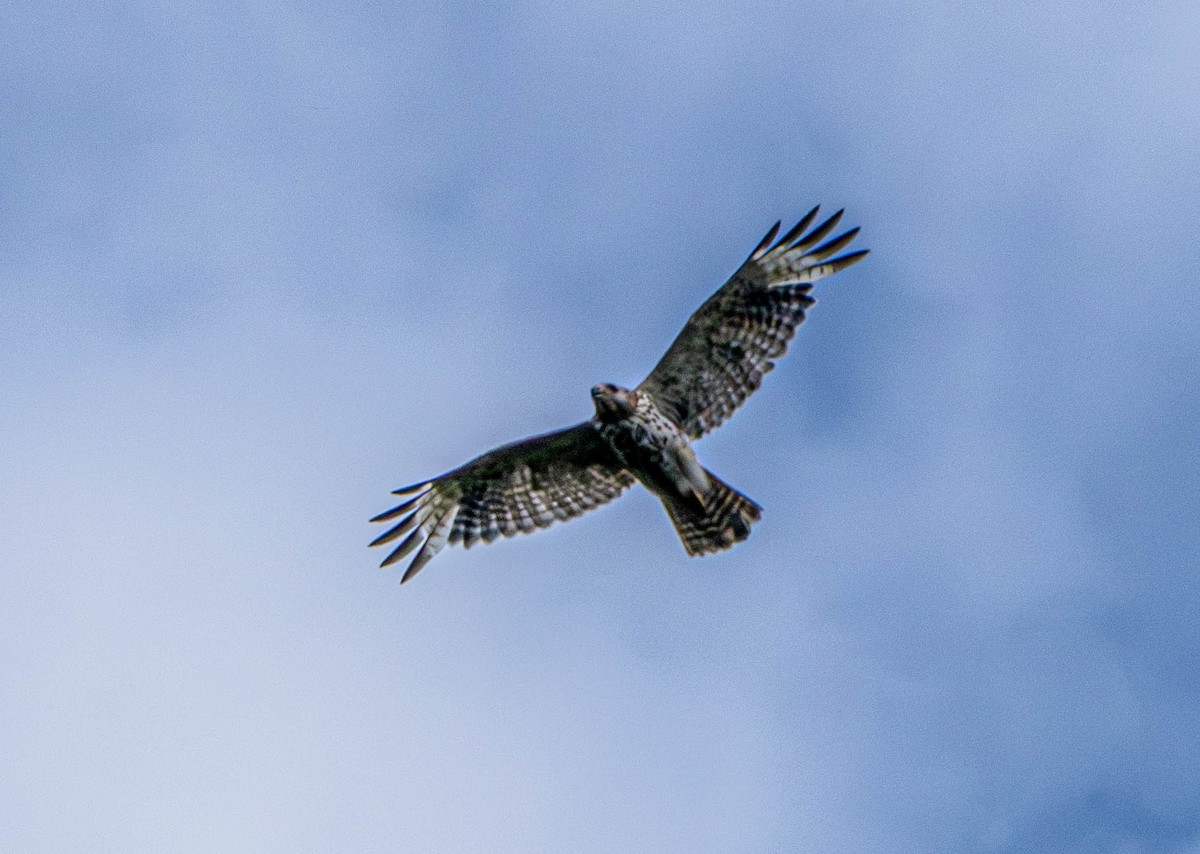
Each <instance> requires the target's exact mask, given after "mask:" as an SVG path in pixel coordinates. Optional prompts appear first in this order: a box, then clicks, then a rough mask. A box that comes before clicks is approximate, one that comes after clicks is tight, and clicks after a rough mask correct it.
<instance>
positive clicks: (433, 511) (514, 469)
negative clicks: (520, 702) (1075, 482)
mask: <svg viewBox="0 0 1200 854" xmlns="http://www.w3.org/2000/svg"><path fill="white" fill-rule="evenodd" d="M633 482H634V477H633V475H632V474H630V473H629V472H628V471H627V470H626V469H625V468H623V467H622V466H621V464H620V463H619V462H618V461H617V460H616V458H615V457H614V456H613V454H612V451H611V450H610V449H609V447H608V445H607V444H606V443H605V442H604V440H603V439H601V438H600V434H599V431H598V430H597V429H596V426H595V425H594V424H593V423H592V422H590V421H585V422H584V423H582V424H578V425H576V426H574V427H569V428H567V429H566V430H559V431H557V432H555V433H547V434H546V435H544V436H535V437H534V438H532V439H525V440H523V441H520V442H514V443H513V444H511V445H505V446H503V447H501V448H497V449H496V450H494V451H491V452H489V453H486V454H484V455H483V456H481V457H478V458H476V459H474V460H472V461H471V462H469V463H467V464H466V465H464V466H461V467H459V468H457V469H455V470H454V471H451V472H447V473H446V474H444V475H441V476H440V477H436V478H434V479H433V480H429V481H423V482H421V483H416V484H413V485H412V486H406V487H403V488H401V489H397V490H396V491H395V492H394V493H392V494H393V495H413V497H412V498H409V499H408V500H407V501H405V502H404V503H403V504H400V505H399V506H397V507H393V508H392V509H391V510H388V511H387V512H386V513H381V514H379V515H378V516H376V517H375V518H374V519H372V520H371V521H372V522H390V521H392V520H393V519H397V518H400V521H399V522H397V523H396V524H395V525H394V526H392V527H391V528H390V529H388V530H387V531H386V532H384V533H383V534H382V535H381V536H379V537H378V538H376V539H375V541H374V542H372V543H371V545H373V546H381V545H383V544H385V543H390V542H392V541H394V540H397V539H399V538H400V537H402V536H404V535H405V534H408V536H407V537H406V538H405V539H404V541H403V542H402V543H400V545H399V546H397V547H396V548H395V549H394V550H393V551H392V553H391V554H389V555H388V556H387V557H386V558H385V559H384V561H383V563H382V564H381V566H389V565H390V564H393V563H395V562H396V561H398V560H402V559H403V558H404V557H406V556H407V555H409V554H410V553H411V552H412V551H414V550H415V549H416V548H417V547H418V546H420V547H421V550H420V551H418V552H417V556H416V557H415V558H413V561H412V563H411V564H409V567H408V569H407V570H406V571H405V573H404V578H403V579H401V582H402V583H403V582H404V581H408V580H409V579H410V578H412V577H413V576H414V575H416V574H417V573H418V572H420V571H421V568H422V567H423V566H425V564H427V563H428V562H429V561H430V560H432V559H433V556H434V555H436V554H437V553H438V552H439V551H441V550H442V548H443V547H444V546H445V545H446V544H447V543H450V544H454V543H457V542H462V544H463V545H464V546H466V547H468V548H470V547H471V546H473V545H474V544H475V543H476V542H478V541H479V540H483V541H484V542H485V543H490V542H492V540H494V539H496V538H497V537H499V536H502V535H503V536H505V537H511V536H513V535H514V534H517V533H529V532H530V531H533V530H536V529H537V528H545V527H547V526H548V525H550V524H551V523H552V522H553V521H554V520H556V519H570V518H573V517H575V516H579V515H580V514H582V513H586V512H587V511H588V510H591V509H593V508H595V507H599V506H600V505H601V504H604V503H605V502H608V501H611V500H612V499H614V498H616V497H617V496H618V495H620V494H621V492H622V490H624V489H625V488H626V487H628V486H630V485H632V484H633Z"/></svg>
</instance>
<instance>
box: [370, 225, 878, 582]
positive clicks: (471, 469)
mask: <svg viewBox="0 0 1200 854" xmlns="http://www.w3.org/2000/svg"><path fill="white" fill-rule="evenodd" d="M817 213H818V208H813V209H812V210H811V211H809V212H808V214H806V215H805V216H804V217H803V218H802V219H801V220H800V222H798V223H797V224H796V225H795V226H794V227H793V228H792V229H790V230H789V231H788V232H787V233H786V234H785V235H784V236H783V237H779V236H778V235H779V231H780V223H776V224H775V225H774V227H773V228H772V229H771V230H770V231H768V232H767V235H766V237H764V238H763V239H762V241H761V242H760V243H759V244H758V246H756V247H755V249H754V251H753V252H751V253H750V256H749V257H748V258H747V259H746V260H745V262H743V264H742V265H741V267H739V268H738V270H737V272H735V273H734V274H733V276H732V277H730V279H729V281H728V282H726V283H725V285H724V286H723V287H721V289H720V290H718V291H717V292H716V293H715V294H713V295H712V296H711V297H710V298H709V299H708V300H707V301H706V302H705V303H704V304H703V305H702V306H701V307H700V308H699V309H698V310H697V311H696V312H695V313H694V314H693V315H692V317H691V319H689V320H688V322H687V324H686V325H685V326H684V328H683V330H682V331H681V332H680V333H679V335H678V336H677V337H676V339H675V341H674V342H673V343H672V344H671V346H670V348H669V349H668V350H667V352H666V354H665V355H664V356H663V357H662V359H661V360H660V361H659V363H658V364H657V365H656V366H655V367H654V370H652V371H651V372H650V375H649V376H647V377H646V379H645V380H644V381H643V382H642V383H641V385H639V386H638V387H637V388H636V389H634V390H632V391H631V390H628V389H624V388H621V387H619V386H615V385H611V384H608V383H602V384H600V385H598V386H596V387H594V388H593V389H592V402H593V404H594V405H595V409H596V413H595V415H594V416H593V417H592V418H591V419H589V420H587V421H585V422H583V423H581V424H577V425H575V426H574V427H568V428H566V429H565V430H558V431H556V432H553V433H547V434H545V435H543V436H536V437H534V438H531V439H525V440H522V441H520V442H514V443H512V444H510V445H505V446H503V447H500V448H497V449H495V450H493V451H490V452H488V453H486V454H484V455H482V456H480V457H477V458H476V459H474V460H471V461H470V462H468V463H466V464H465V465H462V466H460V467H459V468H457V469H454V470H453V471H449V472H446V473H445V474H443V475H439V476H438V477H435V478H433V479H431V480H427V481H422V482H420V483H416V484H413V485H411V486H406V487H403V488H401V489H397V490H395V492H394V494H395V495H398V496H402V497H404V501H402V502H401V503H400V504H399V505H397V506H395V507H393V508H392V509H390V510H388V511H386V512H384V513H381V514H379V515H378V516H376V517H375V518H374V519H372V520H371V521H373V522H388V523H391V526H390V527H389V528H388V529H387V530H386V531H385V532H384V533H383V534H381V535H380V536H379V537H377V538H376V539H375V540H374V541H373V542H372V543H371V545H372V546H381V545H389V544H392V543H396V542H397V541H399V543H398V545H395V546H393V548H392V551H391V552H390V553H389V554H388V556H387V557H386V558H385V559H384V561H383V564H382V565H383V566H389V565H391V564H393V563H395V562H397V561H399V560H402V559H403V558H405V557H407V556H408V555H410V554H413V553H414V552H415V556H414V557H413V560H412V562H411V563H410V564H409V566H408V568H407V570H406V571H405V573H404V577H403V579H402V581H408V580H409V579H411V578H412V577H413V576H414V575H416V574H417V573H418V572H419V571H420V570H421V568H422V567H424V566H425V565H426V564H427V563H428V562H429V561H430V560H431V559H432V558H433V557H434V556H435V555H436V554H437V553H438V552H439V551H441V550H442V549H443V548H444V547H445V546H446V545H453V544H455V543H461V544H462V545H463V546H465V547H468V548H469V547H470V546H472V545H474V544H475V543H477V542H480V541H482V542H485V543H490V542H492V541H494V540H496V539H497V538H499V537H511V536H513V535H515V534H518V533H529V532H531V531H535V530H537V529H539V528H545V527H547V526H549V525H550V524H552V523H553V522H555V521H562V520H566V519H571V518H574V517H576V516H579V515H582V514H583V513H586V512H587V511H589V510H592V509H594V508H596V507H599V506H600V505H602V504H605V503H607V502H609V501H611V500H613V499H614V498H616V497H617V496H618V495H620V494H621V492H623V491H624V490H625V489H627V488H628V487H630V486H632V485H633V484H634V483H635V482H639V483H641V484H642V485H643V486H645V487H646V488H647V489H649V490H650V491H651V492H652V493H654V494H655V495H656V496H657V497H658V498H659V499H660V500H661V501H662V503H663V506H664V507H665V509H666V511H667V513H668V515H669V516H670V518H671V521H672V522H673V523H674V525H675V528H676V531H677V532H678V533H679V536H680V539H681V541H682V542H683V545H684V548H685V550H686V551H687V553H688V554H689V555H699V554H708V553H710V552H714V551H720V550H722V549H727V548H729V547H730V546H732V545H733V544H734V543H737V542H741V541H742V540H745V539H746V538H747V537H748V536H749V535H750V527H751V525H753V524H754V523H755V522H757V521H758V520H759V519H760V518H761V515H762V510H761V508H760V507H759V506H758V505H757V504H755V503H754V502H753V501H751V500H750V499H749V498H747V497H746V496H744V495H742V494H741V493H739V492H737V491H736V490H734V489H732V488H731V487H729V486H728V485H726V484H725V483H724V482H723V481H721V480H720V479H719V478H718V477H717V476H716V475H714V474H713V473H712V472H709V471H707V470H706V469H705V468H704V467H703V466H701V465H700V463H699V462H698V461H697V459H696V455H695V453H694V452H693V450H692V448H691V445H690V442H691V441H692V440H694V439H697V438H699V437H701V436H703V435H704V434H705V433H707V432H709V431H710V430H712V429H714V428H716V427H717V426H719V425H720V424H721V423H722V422H723V421H725V420H726V419H727V418H728V417H729V416H730V415H732V414H733V412H734V411H735V410H736V409H737V408H738V407H739V406H741V404H742V403H743V402H744V401H745V400H746V398H748V397H749V396H750V395H751V394H753V393H754V392H755V391H756V390H757V389H758V387H759V386H760V385H761V383H762V379H763V377H764V376H765V375H766V374H767V373H768V372H770V371H771V369H772V368H773V367H774V366H775V360H777V359H779V358H780V357H781V356H783V355H784V353H785V352H786V351H787V347H788V343H789V342H790V341H791V340H792V337H793V336H794V335H795V333H796V329H797V327H799V326H800V324H801V323H803V322H804V319H805V317H806V314H807V311H808V310H809V309H810V308H812V306H813V305H814V304H815V302H816V301H815V300H814V299H813V297H812V295H811V292H812V286H813V283H815V282H817V281H818V280H820V279H823V278H825V277H826V276H830V275H832V274H834V273H837V272H839V271H841V270H844V269H846V268H847V267H850V266H851V265H853V264H855V263H857V262H859V261H861V260H862V259H863V258H864V257H865V256H866V255H867V250H865V249H863V250H858V251H855V252H848V253H845V254H840V255H839V254H838V253H839V252H841V251H842V250H843V249H845V248H846V247H847V246H849V244H850V243H851V242H852V241H853V240H854V238H855V236H856V235H857V234H858V231H859V230H858V229H857V228H853V229H850V230H849V231H846V232H843V233H842V234H840V235H838V236H836V237H833V238H829V235H830V234H831V233H832V232H833V231H834V230H835V229H836V228H837V225H838V222H839V221H840V219H841V217H842V211H838V212H837V213H835V214H834V215H833V216H831V217H829V218H828V219H826V220H825V221H824V222H822V223H821V224H819V225H817V226H815V227H813V228H811V230H810V226H812V223H813V222H815V221H816V217H817ZM777 238H778V239H777Z"/></svg>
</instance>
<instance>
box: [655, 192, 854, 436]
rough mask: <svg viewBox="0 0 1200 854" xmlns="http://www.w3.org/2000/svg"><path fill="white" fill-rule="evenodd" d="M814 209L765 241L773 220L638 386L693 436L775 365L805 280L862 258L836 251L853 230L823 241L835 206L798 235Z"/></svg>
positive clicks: (803, 305) (808, 283)
mask: <svg viewBox="0 0 1200 854" xmlns="http://www.w3.org/2000/svg"><path fill="white" fill-rule="evenodd" d="M818 209H819V208H813V209H812V210H811V211H809V212H808V214H807V215H806V216H805V217H804V218H803V219H802V220H800V222H798V223H797V224H796V225H795V227H794V228H792V229H791V231H789V232H788V233H787V234H785V235H784V236H783V237H782V238H780V239H779V240H778V241H776V242H774V243H772V241H775V238H776V236H777V235H778V234H779V225H780V224H779V223H775V226H774V227H773V228H772V229H771V230H770V231H769V232H767V236H766V237H764V238H763V239H762V242H761V243H759V244H758V246H757V247H755V249H754V251H753V252H751V253H750V257H749V258H747V259H746V261H745V263H744V264H742V266H741V267H740V268H739V269H738V271H737V272H736V273H734V274H733V277H732V278H730V280H729V281H728V282H726V283H725V285H724V286H723V287H722V288H721V289H720V290H719V291H717V292H716V293H715V294H713V295H712V296H711V297H709V299H708V301H707V302H705V303H704V305H702V306H700V308H699V310H698V311H697V312H696V313H695V314H693V315H692V316H691V319H689V320H688V322H687V325H686V326H684V327H683V331H682V332H680V333H679V336H678V337H677V338H676V339H675V342H674V343H673V344H672V345H671V348H670V349H669V350H667V352H666V355H664V356H663V357H662V359H661V360H660V361H659V363H658V364H657V365H655V367H654V370H653V371H651V372H650V375H649V376H648V377H646V379H645V380H644V381H643V382H642V384H641V385H640V386H638V391H641V392H648V393H649V394H650V395H651V396H652V397H653V398H654V401H655V403H657V404H658V407H659V409H660V410H662V411H664V412H665V413H667V414H668V415H670V416H671V417H673V418H674V419H675V422H676V423H677V424H678V425H679V426H680V427H681V428H682V429H683V431H684V432H685V433H687V434H688V435H689V436H691V437H692V438H693V439H696V438H699V437H700V436H703V435H704V434H705V433H707V432H708V431H709V430H712V429H714V428H715V427H717V426H718V425H719V424H720V423H721V422H722V421H724V420H725V419H726V418H728V417H729V416H730V415H732V414H733V411H734V410H735V409H737V408H738V407H739V406H741V405H742V402H743V401H744V400H745V399H746V398H748V397H749V396H750V395H751V394H753V393H754V392H755V390H756V389H758V387H759V385H760V384H761V383H762V378H763V375H764V374H766V373H768V372H769V371H770V370H771V369H772V368H774V367H775V363H774V362H773V361H772V360H773V359H778V358H779V357H780V356H782V355H783V354H784V353H785V352H787V345H788V342H789V341H791V340H792V336H793V335H795V333H796V327H798V326H799V325H800V324H801V323H803V322H804V312H805V310H806V309H808V308H810V307H811V306H812V305H813V304H814V303H815V302H816V300H814V299H813V298H812V297H811V296H810V295H809V293H810V292H811V291H812V285H813V282H816V281H817V280H818V279H823V278H825V277H826V276H830V275H833V274H834V273H836V272H838V271H839V270H844V269H846V268H847V267H849V266H850V265H851V264H854V263H856V262H858V261H861V260H862V259H863V257H864V256H866V254H867V250H866V249H862V250H859V251H858V252H849V253H846V254H845V255H837V253H838V252H840V251H841V250H842V249H844V248H845V247H846V246H847V245H849V243H850V242H851V241H852V240H853V239H854V237H855V235H857V234H858V229H857V228H852V229H850V230H849V231H847V232H845V233H843V234H840V235H838V236H837V237H834V238H832V239H831V240H825V238H826V236H827V235H829V233H830V232H832V231H833V230H834V229H835V228H836V227H837V224H838V221H839V220H840V219H841V217H842V211H838V212H837V213H835V214H834V215H833V216H831V217H830V218H829V219H827V220H825V221H824V222H823V223H821V224H820V225H818V226H817V227H816V228H814V229H813V230H812V231H809V232H808V233H807V234H805V233H804V232H805V230H806V229H808V227H809V226H810V225H812V222H813V220H814V219H816V216H817V210H818ZM823 240H825V242H824V243H822V242H821V241H823ZM835 255H837V257H833V256H835ZM826 259H830V260H826Z"/></svg>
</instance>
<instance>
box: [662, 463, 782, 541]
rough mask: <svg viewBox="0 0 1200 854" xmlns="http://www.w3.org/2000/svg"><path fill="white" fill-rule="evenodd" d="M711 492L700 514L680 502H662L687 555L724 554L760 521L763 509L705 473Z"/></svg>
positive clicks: (698, 511)
mask: <svg viewBox="0 0 1200 854" xmlns="http://www.w3.org/2000/svg"><path fill="white" fill-rule="evenodd" d="M708 477H709V479H710V480H711V481H712V489H711V490H709V493H708V495H707V496H705V499H704V509H703V511H701V510H699V509H697V508H696V507H694V506H692V505H690V504H687V503H685V502H683V501H679V500H670V499H664V500H663V506H664V507H666V508H667V514H668V515H669V516H670V517H671V521H672V522H673V523H674V524H675V530H676V531H678V532H679V539H681V540H683V547H684V548H685V549H686V550H687V553H688V554H689V555H704V554H709V553H711V552H719V551H724V550H725V549H727V548H729V547H730V546H732V545H733V544H734V543H740V542H741V541H742V540H744V539H746V538H747V537H749V536H750V526H751V525H753V524H754V523H755V522H757V521H758V520H759V519H761V518H762V508H761V507H759V506H758V505H757V504H755V503H754V502H753V501H751V500H750V499H749V498H747V497H746V496H744V495H742V494H741V493H740V492H738V491H737V490H735V489H733V488H732V487H730V486H729V485H728V484H726V483H724V482H723V481H722V480H721V479H720V478H718V477H717V476H716V475H714V474H713V473H712V472H708Z"/></svg>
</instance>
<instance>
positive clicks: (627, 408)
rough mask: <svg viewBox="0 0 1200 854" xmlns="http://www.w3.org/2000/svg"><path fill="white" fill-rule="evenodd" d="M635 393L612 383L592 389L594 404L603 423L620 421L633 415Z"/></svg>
mask: <svg viewBox="0 0 1200 854" xmlns="http://www.w3.org/2000/svg"><path fill="white" fill-rule="evenodd" d="M633 395H634V393H633V392H631V391H629V389H624V388H621V387H620V386H617V385H613V384H612V383H600V385H598V386H593V387H592V403H594V404H596V417H597V418H599V419H600V420H601V421H619V420H621V419H622V418H628V417H629V416H630V415H633V407H634V398H633Z"/></svg>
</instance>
